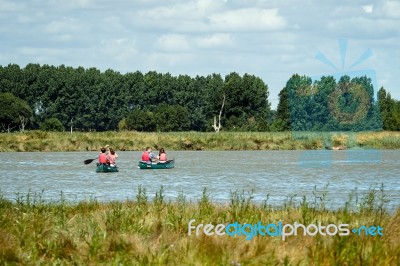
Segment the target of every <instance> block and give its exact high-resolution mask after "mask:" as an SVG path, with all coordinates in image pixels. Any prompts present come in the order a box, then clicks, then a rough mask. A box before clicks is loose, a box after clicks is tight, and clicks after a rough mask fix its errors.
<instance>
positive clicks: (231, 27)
mask: <svg viewBox="0 0 400 266" xmlns="http://www.w3.org/2000/svg"><path fill="white" fill-rule="evenodd" d="M209 20H210V25H211V27H212V28H216V29H218V30H221V31H247V32H248V31H268V30H278V29H283V28H284V27H285V26H286V20H285V19H284V18H283V17H282V16H279V15H278V9H259V8H242V9H236V10H229V11H226V12H222V13H217V14H213V15H211V16H210V17H209Z"/></svg>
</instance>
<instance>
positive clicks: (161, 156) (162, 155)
mask: <svg viewBox="0 0 400 266" xmlns="http://www.w3.org/2000/svg"><path fill="white" fill-rule="evenodd" d="M158 160H159V161H160V163H164V162H166V161H167V160H168V159H167V154H166V153H165V150H164V148H161V149H160V152H159V154H158Z"/></svg>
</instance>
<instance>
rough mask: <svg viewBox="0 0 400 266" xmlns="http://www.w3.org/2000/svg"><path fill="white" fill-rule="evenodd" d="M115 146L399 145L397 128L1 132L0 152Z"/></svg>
mask: <svg viewBox="0 0 400 266" xmlns="http://www.w3.org/2000/svg"><path fill="white" fill-rule="evenodd" d="M106 144H109V145H110V146H111V147H113V148H115V149H116V150H130V151H138V150H143V149H144V148H145V147H146V146H155V145H158V146H159V147H164V148H166V149H167V150H318V149H326V148H331V147H332V146H339V145H344V146H346V147H347V148H350V149H351V148H378V149H399V148H400V132H361V133H348V132H327V133H321V132H219V133H215V132H168V133H143V132H130V131H120V132H111V131H109V132H85V133H84V132H73V134H70V133H68V132H59V133H56V132H43V131H28V132H24V133H20V132H16V133H11V134H7V133H1V134H0V152H6V151H95V150H96V151H97V150H99V149H100V147H102V146H104V145H106Z"/></svg>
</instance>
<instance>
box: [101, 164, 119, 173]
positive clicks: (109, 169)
mask: <svg viewBox="0 0 400 266" xmlns="http://www.w3.org/2000/svg"><path fill="white" fill-rule="evenodd" d="M115 172H118V167H117V166H109V165H107V164H99V163H98V164H97V167H96V173H115Z"/></svg>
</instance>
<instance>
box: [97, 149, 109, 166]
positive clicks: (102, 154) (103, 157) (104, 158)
mask: <svg viewBox="0 0 400 266" xmlns="http://www.w3.org/2000/svg"><path fill="white" fill-rule="evenodd" d="M108 162H109V161H108V159H107V155H106V148H101V149H100V154H99V164H108Z"/></svg>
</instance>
